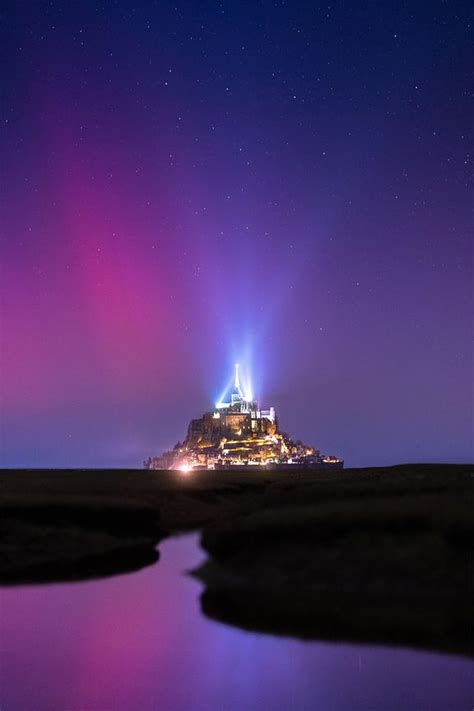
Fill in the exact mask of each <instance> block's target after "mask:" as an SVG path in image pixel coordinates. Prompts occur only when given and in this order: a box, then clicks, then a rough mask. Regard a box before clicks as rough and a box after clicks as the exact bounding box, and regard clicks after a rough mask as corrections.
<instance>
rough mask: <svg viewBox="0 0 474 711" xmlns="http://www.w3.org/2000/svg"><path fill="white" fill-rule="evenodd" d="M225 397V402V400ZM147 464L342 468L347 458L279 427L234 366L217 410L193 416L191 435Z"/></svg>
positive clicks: (186, 468)
mask: <svg viewBox="0 0 474 711" xmlns="http://www.w3.org/2000/svg"><path fill="white" fill-rule="evenodd" d="M224 400H225V401H224ZM144 465H145V469H178V470H181V471H190V470H192V469H229V468H232V470H233V471H235V470H236V467H237V468H245V469H247V468H249V467H252V466H255V465H259V466H262V465H264V466H266V467H268V468H271V469H282V468H284V469H287V470H291V469H292V468H293V467H294V468H295V470H296V468H297V469H298V470H301V469H302V468H303V469H311V470H315V469H316V470H321V469H330V470H337V469H342V468H343V466H344V462H343V460H341V459H339V458H338V457H335V456H332V455H325V454H321V452H320V451H319V449H316V448H315V447H312V446H310V445H306V444H303V442H301V441H300V440H293V439H292V438H291V437H290V436H289V435H287V434H286V433H284V432H281V431H280V430H279V428H278V418H277V416H276V413H275V408H273V407H270V408H269V409H268V410H262V409H259V407H258V405H257V403H256V402H255V400H254V399H253V397H252V394H251V393H250V392H249V391H248V390H244V389H243V388H242V387H241V384H240V375H239V364H238V363H236V365H235V377H234V384H233V388H232V389H231V391H230V393H229V396H227V397H225V396H224V397H223V398H222V400H220V401H219V402H217V403H216V406H215V409H214V410H213V411H212V412H206V413H205V414H204V415H203V416H202V417H200V418H198V419H195V420H191V422H190V423H189V426H188V431H187V435H186V438H185V440H184V441H183V442H178V443H177V444H176V445H175V447H174V448H173V449H172V450H170V451H168V452H165V453H164V454H162V455H161V456H158V457H150V458H149V459H148V460H146V461H145V462H144Z"/></svg>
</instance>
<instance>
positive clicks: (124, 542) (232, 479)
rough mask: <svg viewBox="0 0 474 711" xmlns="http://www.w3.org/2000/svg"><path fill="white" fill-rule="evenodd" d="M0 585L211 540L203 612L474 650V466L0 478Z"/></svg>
mask: <svg viewBox="0 0 474 711" xmlns="http://www.w3.org/2000/svg"><path fill="white" fill-rule="evenodd" d="M0 492H1V493H0V517H1V525H0V582H1V583H3V584H17V583H25V582H41V581H44V582H47V581H55V580H74V579H83V578H88V577H94V576H101V575H110V574H114V573H120V572H126V571H130V570H134V569H138V568H140V567H143V566H144V565H147V564H150V563H153V562H155V561H156V560H157V558H158V553H157V552H156V545H157V543H159V541H160V540H161V539H162V538H164V537H165V536H169V535H172V534H174V533H179V532H183V531H188V530H196V529H200V530H202V543H203V547H204V548H205V550H206V551H207V552H208V554H209V559H208V561H207V562H206V563H205V564H204V565H203V566H202V567H201V568H200V569H199V570H198V571H195V573H194V574H195V575H197V576H198V577H199V578H200V579H201V580H202V581H203V582H204V584H205V591H204V593H203V596H202V607H203V611H204V613H205V614H207V615H209V616H211V617H213V618H215V619H219V620H221V621H223V622H227V623H230V624H235V625H238V626H241V627H246V628H249V629H254V630H261V631H268V632H273V633H276V634H289V635H294V636H299V637H302V638H327V639H354V640H359V641H361V640H362V641H372V642H385V643H391V644H393V643H396V644H411V645H421V646H425V647H431V648H434V649H443V650H452V651H457V652H463V653H468V654H472V653H473V652H474V605H473V602H472V601H473V599H474V564H473V552H474V468H473V467H470V466H460V465H429V464H426V465H404V466H399V467H388V468H378V469H355V470H350V469H348V470H345V471H341V472H314V473H311V472H301V473H297V472H295V473H291V474H288V473H282V472H280V473H279V472H265V471H254V470H252V471H250V472H248V473H247V472H238V473H233V472H227V471H225V472H203V471H200V472H195V473H193V474H192V475H188V476H183V475H182V474H179V473H176V472H145V471H139V470H131V471H124V470H117V471H114V470H110V471H104V470H97V471H92V470H87V471H79V470H75V471H58V470H55V471H39V470H37V471H4V472H1V473H0Z"/></svg>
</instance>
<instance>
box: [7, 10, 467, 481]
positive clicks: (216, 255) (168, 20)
mask: <svg viewBox="0 0 474 711" xmlns="http://www.w3.org/2000/svg"><path fill="white" fill-rule="evenodd" d="M469 5H470V3H468V2H449V1H445V2H440V1H439V0H429V1H427V2H416V1H414V2H401V1H397V2H390V1H385V0H384V2H380V0H377V2H376V1H374V0H373V1H370V2H352V3H350V2H341V1H334V2H331V3H330V4H329V5H328V4H318V3H312V2H297V1H296V0H295V2H293V1H290V0H288V1H287V2H267V1H264V0H255V2H236V1H230V0H229V2H220V3H219V2H209V1H206V0H200V1H199V2H197V1H196V2H191V1H190V0H188V1H187V2H181V1H177V0H174V1H173V2H167V1H165V0H163V1H161V2H125V1H118V0H117V1H112V0H111V1H110V2H102V3H94V2H42V1H41V0H35V1H34V2H33V1H31V2H21V0H16V1H15V2H6V3H2V9H1V10H0V19H1V23H2V34H3V39H2V42H1V53H2V60H1V63H0V73H1V86H2V90H1V96H0V111H1V129H0V130H1V155H0V164H1V169H0V180H1V204H0V229H1V239H2V247H1V250H2V253H1V283H2V307H1V316H2V322H1V326H2V353H1V366H2V373H1V378H0V385H1V396H2V406H1V435H2V443H1V444H2V447H1V449H2V455H1V464H3V465H6V466H71V467H74V466H78V467H80V466H141V464H142V461H143V459H145V458H146V457H148V456H150V455H153V454H158V453H160V451H161V450H163V449H164V448H167V447H169V446H172V445H174V443H175V442H176V441H177V440H178V439H181V438H182V437H183V436H184V434H185V432H186V427H187V424H188V421H189V420H190V419H191V418H192V417H197V416H200V415H201V414H202V413H203V412H204V411H206V410H208V409H210V408H211V407H212V405H213V403H214V402H215V400H216V399H217V398H218V397H219V395H220V394H221V391H222V389H223V387H224V386H225V384H226V381H227V379H228V377H229V376H230V375H231V374H232V368H233V364H234V362H235V361H236V360H239V361H240V362H241V364H242V365H241V368H242V371H243V374H244V372H246V374H247V377H248V378H250V377H251V379H252V386H253V391H254V394H255V395H256V397H257V398H258V400H259V401H260V403H261V405H262V406H266V405H274V406H275V407H276V408H277V413H278V414H279V417H280V425H281V427H282V428H283V429H284V430H286V431H288V432H290V433H291V434H292V435H294V436H295V437H300V438H302V439H304V440H305V441H307V442H308V443H310V444H314V445H316V446H319V447H320V448H321V450H322V451H323V452H325V453H329V454H337V455H340V456H341V457H343V458H344V459H345V461H346V464H347V465H354V466H363V465H371V464H393V463H398V462H408V461H440V462H441V461H444V462H445V461H452V462H466V461H470V460H472V445H471V426H472V379H471V357H472V350H471V334H472V322H471V312H472V286H471V284H472V256H471V246H470V239H471V234H472V222H471V199H472V191H471V183H470V176H471V167H472V162H471V163H470V154H472V134H471V132H470V131H471V127H472V118H473V116H472V103H471V101H472V78H471V73H470V67H471V61H470V37H469V35H470V29H471V28H470V23H471V22H472V17H471V18H470V16H469Z"/></svg>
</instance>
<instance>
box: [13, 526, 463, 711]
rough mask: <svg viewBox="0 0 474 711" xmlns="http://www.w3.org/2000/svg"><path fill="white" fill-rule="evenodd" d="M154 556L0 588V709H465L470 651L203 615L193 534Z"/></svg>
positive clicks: (199, 553)
mask: <svg viewBox="0 0 474 711" xmlns="http://www.w3.org/2000/svg"><path fill="white" fill-rule="evenodd" d="M160 554H161V557H160V561H159V562H158V563H157V564H156V565H153V566H151V567H149V568H146V569H144V570H141V571H139V572H137V573H131V574H129V575H120V576H116V577H112V578H107V579H103V580H95V581H92V582H82V583H72V584H54V585H33V586H24V587H13V588H3V589H1V591H0V599H1V608H0V615H1V617H0V633H1V634H0V653H1V664H0V708H1V711H125V710H126V711H151V710H152V709H153V711H194V710H195V711H201V710H202V711H225V710H228V711H234V710H238V711H251V710H253V709H258V710H259V711H261V710H263V711H267V710H268V711H271V710H273V709H282V710H285V711H286V710H303V709H304V710H305V711H306V710H307V711H310V710H311V711H312V710H313V709H319V710H321V711H359V710H360V711H372V710H378V709H383V711H392V710H393V711H395V710H396V711H399V710H400V709H404V711H410V710H413V711H437V710H439V711H448V710H449V709H452V710H453V711H464V710H466V711H472V709H473V708H474V661H472V660H469V659H467V658H463V657H456V656H448V655H441V654H433V653H426V652H420V651H413V650H410V649H391V648H388V647H371V646H363V645H354V644H341V643H338V644H332V643H331V644H329V643H323V642H301V641H298V640H293V639H288V638H283V637H274V636H271V635H264V634H254V633H250V632H246V631H242V630H239V629H236V628H233V627H230V626H226V625H224V624H220V623H218V622H213V621H212V620H209V619H207V618H206V617H204V616H203V614H202V613H201V609H200V602H199V596H200V591H201V585H200V584H199V583H198V582H197V581H196V580H194V579H193V578H192V577H190V576H189V575H186V574H185V571H187V570H189V569H192V568H194V567H195V566H196V565H197V564H198V563H199V562H200V561H201V560H202V558H203V553H202V551H201V549H200V548H199V538H198V536H197V535H195V534H193V535H187V536H183V537H180V538H174V539H169V540H167V541H164V542H163V543H162V544H161V545H160ZM288 604H289V605H291V600H288Z"/></svg>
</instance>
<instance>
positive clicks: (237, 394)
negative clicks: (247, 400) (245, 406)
mask: <svg viewBox="0 0 474 711" xmlns="http://www.w3.org/2000/svg"><path fill="white" fill-rule="evenodd" d="M243 400H244V394H243V392H242V388H241V387H240V378H239V364H238V363H236V364H235V380H234V389H233V390H232V393H231V395H230V402H231V405H236V404H237V403H240V402H242V401H243Z"/></svg>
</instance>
